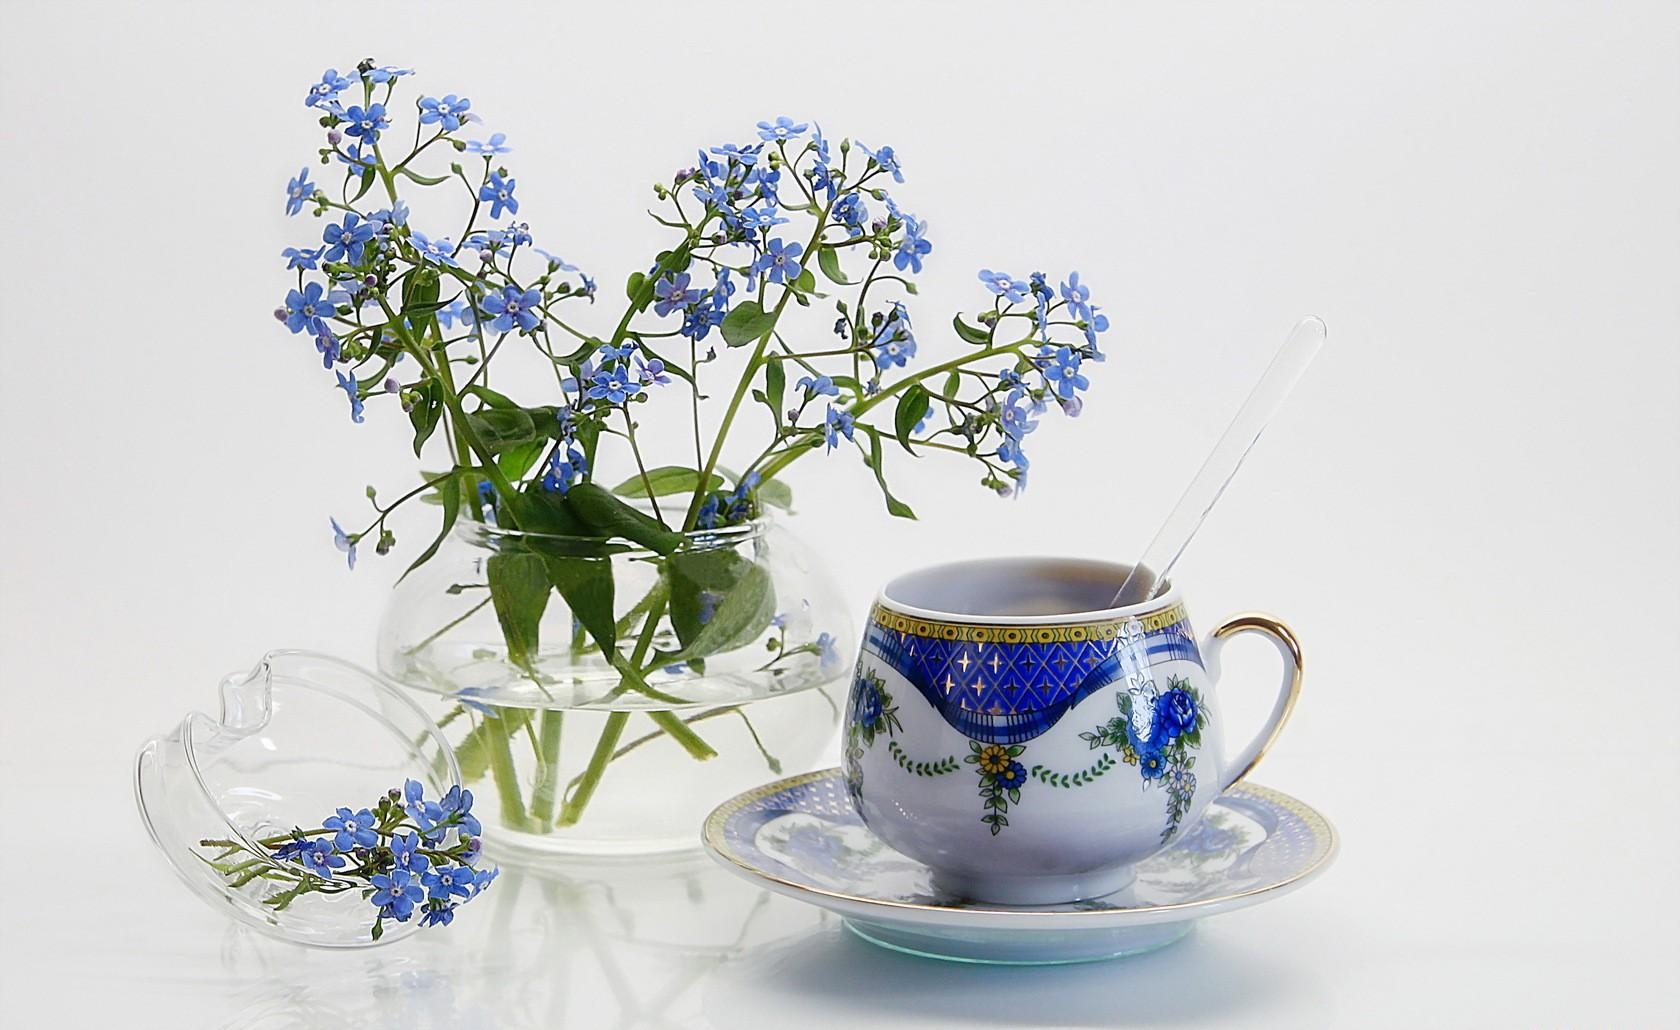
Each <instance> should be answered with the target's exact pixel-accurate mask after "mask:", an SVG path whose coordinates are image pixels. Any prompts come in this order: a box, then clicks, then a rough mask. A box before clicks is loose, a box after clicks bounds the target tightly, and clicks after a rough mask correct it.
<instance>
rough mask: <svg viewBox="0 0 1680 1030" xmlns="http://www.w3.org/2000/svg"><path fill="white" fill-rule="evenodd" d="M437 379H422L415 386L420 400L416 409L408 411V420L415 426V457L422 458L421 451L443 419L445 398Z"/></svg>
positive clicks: (415, 405) (416, 402) (417, 400)
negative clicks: (440, 391) (439, 421)
mask: <svg viewBox="0 0 1680 1030" xmlns="http://www.w3.org/2000/svg"><path fill="white" fill-rule="evenodd" d="M439 390H440V387H439V386H438V382H437V380H435V379H422V380H421V381H420V382H418V383H416V384H415V385H414V392H415V393H416V394H418V395H419V396H418V398H417V399H416V400H415V402H414V407H412V408H410V409H409V411H408V420H409V422H411V423H412V424H413V425H414V456H415V457H416V458H418V457H420V449H421V448H422V447H424V446H426V441H427V440H429V439H431V436H432V433H433V432H435V431H436V430H437V427H438V420H439V419H441V418H442V417H443V396H442V395H441V394H440V393H439Z"/></svg>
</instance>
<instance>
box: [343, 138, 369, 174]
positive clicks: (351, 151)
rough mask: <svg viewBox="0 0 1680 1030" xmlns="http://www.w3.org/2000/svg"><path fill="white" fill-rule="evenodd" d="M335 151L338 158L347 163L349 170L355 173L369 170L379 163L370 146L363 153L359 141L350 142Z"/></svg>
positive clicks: (363, 172)
mask: <svg viewBox="0 0 1680 1030" xmlns="http://www.w3.org/2000/svg"><path fill="white" fill-rule="evenodd" d="M337 153H338V159H339V160H340V161H343V162H344V163H345V164H347V165H349V166H350V170H351V171H352V172H354V173H356V174H357V175H364V174H366V173H368V172H371V171H373V170H374V168H376V167H378V164H379V162H378V159H377V158H375V156H374V153H373V147H372V146H369V147H368V149H367V152H366V153H364V152H363V151H362V145H361V144H360V143H352V144H350V145H349V146H348V147H346V148H344V149H343V150H340V151H338V152H337Z"/></svg>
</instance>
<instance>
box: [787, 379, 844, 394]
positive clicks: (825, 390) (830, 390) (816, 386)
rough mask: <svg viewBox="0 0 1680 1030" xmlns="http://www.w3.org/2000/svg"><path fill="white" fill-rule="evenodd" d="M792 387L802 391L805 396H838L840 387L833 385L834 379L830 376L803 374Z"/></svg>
mask: <svg viewBox="0 0 1680 1030" xmlns="http://www.w3.org/2000/svg"><path fill="white" fill-rule="evenodd" d="M793 388H794V389H795V390H800V391H803V392H804V394H805V396H806V397H812V398H815V397H838V396H840V387H838V386H835V385H834V379H833V378H832V377H830V376H817V377H816V378H812V377H811V376H803V377H801V378H800V380H799V382H797V383H795V384H793Z"/></svg>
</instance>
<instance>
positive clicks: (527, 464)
mask: <svg viewBox="0 0 1680 1030" xmlns="http://www.w3.org/2000/svg"><path fill="white" fill-rule="evenodd" d="M547 447H548V441H547V440H544V439H542V438H541V437H538V438H537V439H535V440H532V441H530V442H529V443H522V444H515V445H514V446H512V447H509V448H508V449H507V450H505V451H503V452H502V453H501V454H499V455H497V456H496V467H498V468H500V469H501V470H502V475H504V476H506V477H508V479H510V480H514V481H517V480H521V479H524V478H525V473H527V472H529V471H531V466H532V465H533V464H535V463H536V460H537V459H538V458H540V457H541V456H542V453H543V451H544V449H546V448H547Z"/></svg>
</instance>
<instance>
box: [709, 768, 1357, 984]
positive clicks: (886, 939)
mask: <svg viewBox="0 0 1680 1030" xmlns="http://www.w3.org/2000/svg"><path fill="white" fill-rule="evenodd" d="M704 839H705V845H706V850H708V851H709V852H711V854H712V856H713V857H714V858H716V859H717V860H718V861H719V862H720V863H721V864H722V865H723V866H724V868H726V869H728V870H730V871H731V872H733V873H735V874H736V875H737V876H741V877H743V878H745V879H746V880H748V881H750V882H753V883H756V884H758V885H759V886H761V887H764V888H766V889H768V890H771V891H774V892H776V893H778V894H785V895H787V896H788V897H791V898H797V899H799V900H800V901H804V902H808V903H810V904H812V905H816V906H818V907H820V908H825V909H828V910H829V911H832V912H835V913H838V914H839V915H840V916H841V917H843V919H844V921H845V925H846V927H847V928H848V929H849V930H851V931H852V932H853V933H855V934H857V935H858V936H859V937H862V938H863V939H864V940H867V941H870V942H871V943H874V944H878V945H881V946H882V947H885V948H891V949H894V950H897V951H904V952H909V953H911V954H915V955H923V956H928V957H931V958H940V959H948V960H951V961H958V962H990V963H1006V964H1020V965H1040V964H1053V963H1062V962H1090V961H1096V960H1099V959H1107V958H1119V957H1121V956H1125V955H1137V954H1141V953H1143V952H1147V951H1154V950H1155V949H1157V948H1163V947H1166V946H1167V945H1169V944H1171V943H1173V942H1174V941H1176V940H1178V939H1179V938H1181V937H1183V936H1184V935H1185V934H1186V933H1188V932H1189V931H1190V928H1191V927H1192V926H1193V925H1194V924H1195V922H1196V920H1198V919H1201V918H1204V917H1206V916H1210V915H1216V914H1218V913H1220V912H1229V911H1231V910H1233V909H1238V908H1245V907H1247V906H1249V905H1257V904H1259V903H1261V902H1263V901H1269V900H1271V899H1273V898H1277V897H1281V896H1282V895H1284V894H1287V893H1288V892H1289V891H1291V890H1294V889H1295V888H1297V887H1300V886H1301V885H1302V884H1304V883H1306V882H1307V881H1309V880H1311V879H1312V878H1313V877H1315V876H1317V875H1318V874H1319V873H1321V872H1323V871H1324V869H1325V868H1326V867H1327V866H1328V865H1329V864H1330V860H1331V859H1332V858H1334V857H1335V854H1336V831H1335V829H1334V828H1332V827H1331V825H1330V823H1329V821H1328V820H1327V819H1325V818H1324V816H1322V815H1320V814H1319V813H1318V812H1316V811H1314V810H1313V809H1312V808H1310V807H1308V806H1307V805H1305V804H1302V803H1301V802H1300V801H1297V800H1295V799H1294V798H1292V797H1290V796H1289V795H1287V794H1284V793H1281V792H1279V791H1275V790H1271V789H1268V788H1266V787H1261V786H1257V785H1255V784H1249V783H1244V784H1238V785H1237V786H1236V787H1234V788H1232V789H1231V790H1230V791H1229V792H1227V793H1226V794H1225V795H1224V796H1222V797H1220V798H1219V799H1218V800H1216V801H1214V803H1213V804H1212V805H1211V806H1209V808H1208V811H1207V814H1206V815H1205V816H1203V818H1202V820H1201V822H1199V823H1197V824H1196V825H1195V826H1193V827H1191V828H1190V829H1189V830H1188V831H1186V832H1185V833H1184V834H1183V835H1182V836H1180V837H1179V839H1178V841H1177V842H1175V843H1174V844H1173V846H1172V847H1170V848H1168V849H1167V850H1165V851H1163V852H1161V853H1160V854H1158V855H1155V856H1154V857H1152V858H1150V859H1148V860H1146V861H1144V862H1143V863H1142V864H1141V865H1140V866H1139V867H1138V875H1137V879H1136V880H1135V881H1134V882H1133V883H1132V885H1131V886H1129V887H1126V888H1125V889H1123V890H1120V891H1117V892H1115V893H1114V894H1110V895H1108V896H1106V897H1102V898H1096V899H1093V900H1090V901H1083V902H1078V903H1075V904H1069V905H1043V906H1023V907H1013V906H1001V905H987V904H980V903H976V902H970V901H965V900H963V899H961V898H958V897H953V896H951V895H949V894H945V893H943V892H940V891H938V890H936V889H935V888H933V887H932V886H931V880H930V876H929V870H928V867H927V866H925V865H923V864H921V863H920V862H916V861H914V860H912V859H909V858H906V857H905V856H903V855H901V854H899V853H898V852H896V851H894V850H892V849H891V848H889V847H888V846H887V845H886V844H884V843H882V842H881V841H880V840H879V839H877V838H876V837H875V835H874V834H872V833H870V832H869V830H868V829H867V828H866V827H865V826H864V825H863V822H862V821H861V820H860V819H859V818H858V816H857V813H856V812H854V811H853V809H852V804H851V801H850V800H849V799H848V798H847V796H846V783H845V779H844V778H843V776H842V774H841V772H840V770H838V769H826V770H822V771H819V772H813V773H807V774H805V775H803V776H794V777H790V778H788V779H784V780H778V781H776V782H775V783H770V784H767V785H765V786H763V787H759V788H757V789H756V790H751V791H748V792H747V793H745V794H741V795H739V796H738V797H735V798H733V799H731V800H729V801H726V802H724V803H723V804H722V805H720V806H718V808H717V809H716V810H715V811H713V812H712V814H711V815H710V816H709V817H708V818H707V819H706V825H705V830H704Z"/></svg>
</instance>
